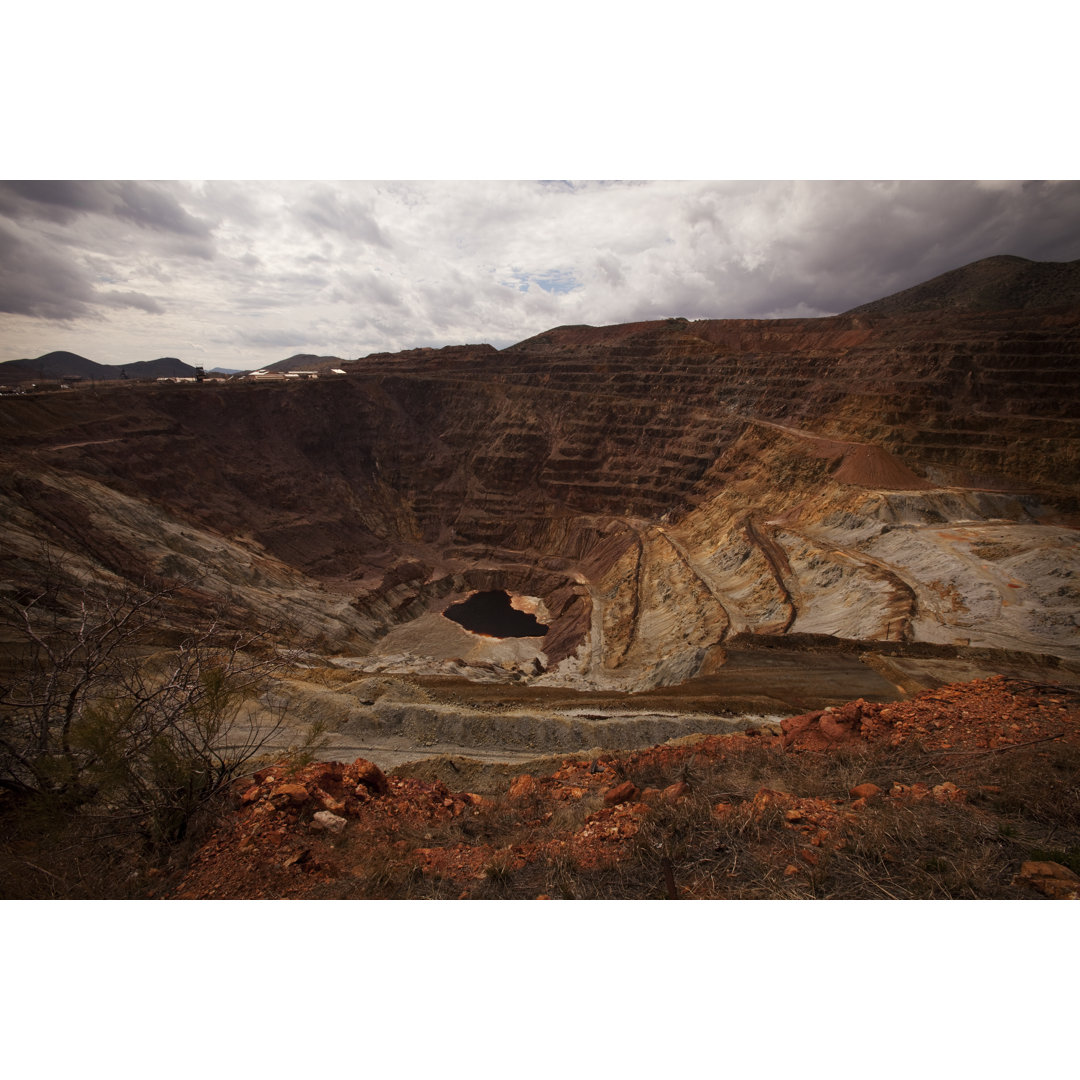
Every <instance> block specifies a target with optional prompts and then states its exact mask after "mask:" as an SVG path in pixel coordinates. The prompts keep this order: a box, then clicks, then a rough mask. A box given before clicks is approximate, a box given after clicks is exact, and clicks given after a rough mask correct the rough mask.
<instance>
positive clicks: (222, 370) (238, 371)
mask: <svg viewBox="0 0 1080 1080" xmlns="http://www.w3.org/2000/svg"><path fill="white" fill-rule="evenodd" d="M244 373H245V369H244V368H234V367H212V368H211V369H210V370H209V371H208V372H207V373H206V374H207V375H243V374H244Z"/></svg>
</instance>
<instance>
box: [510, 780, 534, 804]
mask: <svg viewBox="0 0 1080 1080" xmlns="http://www.w3.org/2000/svg"><path fill="white" fill-rule="evenodd" d="M538 787H539V785H538V784H537V783H536V778H535V777H533V776H530V775H529V774H528V773H525V774H524V775H522V776H515V777H514V779H513V781H512V782H511V784H510V790H509V791H508V792H507V798H509V799H510V801H511V802H520V801H521V800H522V799H528V798H531V797H532V796H534V795H535V794H536V793H537V790H538Z"/></svg>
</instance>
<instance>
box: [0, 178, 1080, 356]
mask: <svg viewBox="0 0 1080 1080" xmlns="http://www.w3.org/2000/svg"><path fill="white" fill-rule="evenodd" d="M1002 254H1010V255H1020V256H1023V257H1026V258H1030V259H1039V260H1052V261H1067V260H1072V259H1076V258H1080V183H1078V182H1075V181H1059V182H1020V181H1015V182H1014V181H1008V182H980V181H940V182H939V181H903V182H870V181H844V182H825V181H813V182H810V181H806V182H803V181H764V182H749V181H738V182H720V181H683V182H679V181H655V182H646V181H634V182H628V183H620V182H584V183H578V182H566V181H559V182H526V181H506V182H495V181H475V182H465V181H440V182H423V183H421V182H416V183H413V182H403V181H392V182H363V183H361V182H332V181H317V182H316V181H312V182H232V181H229V182H226V181H220V182H217V181H215V182H148V181H9V182H6V183H0V312H3V314H2V315H0V333H2V335H3V341H4V351H5V353H6V355H4V356H0V359H14V358H16V357H21V356H36V355H40V354H41V353H44V352H48V351H50V350H52V349H58V348H65V349H70V350H71V351H75V352H79V353H81V354H83V355H87V356H90V357H91V358H94V359H104V358H105V357H108V358H110V360H111V362H129V361H134V360H139V359H150V358H152V357H153V356H156V355H180V354H181V353H182V352H183V349H184V347H185V343H186V347H187V348H188V349H190V350H192V351H193V352H198V353H199V354H200V356H201V357H202V358H203V360H204V362H205V361H207V360H209V361H212V362H213V363H221V364H222V365H224V366H230V367H255V366H260V365H262V364H266V363H270V362H272V361H274V360H277V359H280V358H281V356H280V355H279V353H280V351H281V349H280V348H279V347H278V346H281V347H287V348H288V349H289V350H290V351H298V350H304V351H310V352H314V353H318V354H319V355H337V356H342V357H354V356H361V355H364V354H366V353H368V352H376V351H382V350H394V349H401V348H409V347H414V346H418V345H444V344H454V343H461V342H482V341H487V342H490V343H492V344H494V345H496V346H499V347H502V346H505V345H508V344H510V343H512V342H514V341H518V340H521V339H522V338H525V337H528V336H530V335H531V334H535V333H538V332H540V331H542V330H544V329H547V328H549V327H552V326H556V325H561V324H565V323H591V324H594V325H598V324H604V323H614V322H625V321H630V320H635V319H650V318H662V317H666V316H673V315H681V316H685V317H687V318H736V317H746V318H772V317H783V316H790V315H807V316H816V315H827V314H833V313H836V312H839V311H844V310H847V309H848V308H851V307H855V306H857V305H859V304H862V303H865V302H867V301H869V300H873V299H876V298H878V297H881V296H884V295H887V294H889V293H892V292H896V291H898V290H900V289H904V288H907V287H909V286H911V285H914V284H917V283H918V282H920V281H924V280H926V279H927V278H930V277H933V276H935V275H937V274H940V273H943V272H945V271H946V270H951V269H953V268H955V267H958V266H961V265H964V264H965V263H969V262H972V261H974V260H976V259H980V258H984V257H986V256H990V255H1002Z"/></svg>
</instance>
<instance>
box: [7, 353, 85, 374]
mask: <svg viewBox="0 0 1080 1080" xmlns="http://www.w3.org/2000/svg"><path fill="white" fill-rule="evenodd" d="M103 368H104V365H103V364H95V363H94V361H93V360H87V359H86V357H85V356H79V355H77V354H76V353H70V352H51V353H46V354H45V355H44V356H39V357H38V358H37V359H36V360H8V361H7V363H4V364H0V378H7V379H19V380H22V379H67V378H71V377H73V376H74V377H76V378H81V379H103V378H106V376H105V375H103V374H101V372H102V370H103Z"/></svg>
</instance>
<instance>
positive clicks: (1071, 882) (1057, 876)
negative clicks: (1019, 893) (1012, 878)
mask: <svg viewBox="0 0 1080 1080" xmlns="http://www.w3.org/2000/svg"><path fill="white" fill-rule="evenodd" d="M1016 881H1017V883H1018V884H1027V885H1032V886H1034V887H1035V888H1036V889H1038V890H1039V892H1041V893H1042V894H1043V896H1045V897H1047V898H1049V899H1050V900H1080V876H1077V875H1076V874H1074V873H1073V871H1072V870H1070V869H1069V868H1068V867H1067V866H1062V865H1061V863H1056V862H1035V861H1030V862H1026V863H1024V864H1023V866H1021V867H1020V873H1019V874H1018V875H1017V877H1016Z"/></svg>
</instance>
